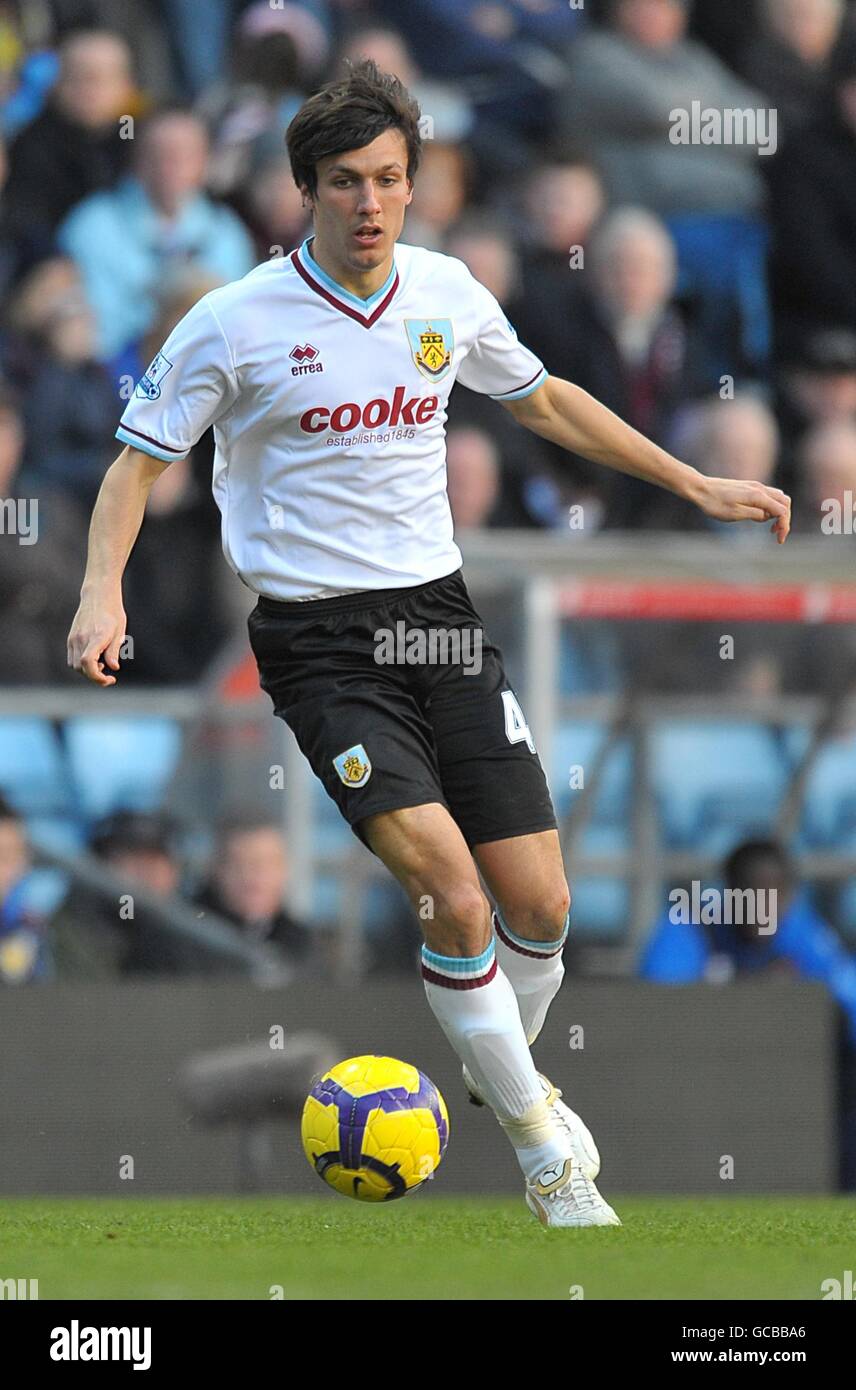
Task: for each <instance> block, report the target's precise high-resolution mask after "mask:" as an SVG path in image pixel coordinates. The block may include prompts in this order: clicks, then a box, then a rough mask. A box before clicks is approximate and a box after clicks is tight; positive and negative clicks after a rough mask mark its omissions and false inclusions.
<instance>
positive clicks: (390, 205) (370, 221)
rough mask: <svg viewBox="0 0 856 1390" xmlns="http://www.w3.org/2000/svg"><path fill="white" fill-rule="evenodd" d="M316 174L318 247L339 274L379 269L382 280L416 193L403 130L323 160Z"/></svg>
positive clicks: (367, 273)
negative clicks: (409, 174)
mask: <svg viewBox="0 0 856 1390" xmlns="http://www.w3.org/2000/svg"><path fill="white" fill-rule="evenodd" d="M317 176H318V190H317V192H316V194H315V198H314V200H313V209H314V212H315V247H314V248H313V249H314V250H315V251H316V252H318V253H320V255H321V256H323V257H326V258H327V260H328V261H330V262H332V263H333V265H334V266H336V267H337V269H338V272H339V275H338V277H337V278H344V277H345V276H351V277H353V276H358V277H363V276H367V275H368V276H371V273H372V272H373V271H378V272H379V274H378V284H382V283H383V281H384V279H385V278H386V275H387V273H388V270H389V265H390V261H391V258H392V252H393V247H394V246H395V242H396V240H397V239H398V237H399V236H400V234H401V228H402V225H403V223H404V214H405V211H406V209H407V205H408V203H409V202H410V200H411V198H412V197H413V186H412V184H411V182H410V180H409V179H408V177H407V143H406V141H405V139H404V136H403V135H402V134H401V131H399V130H385V131H384V133H383V135H379V136H378V137H377V139H376V140H373V141H372V142H371V144H370V145H365V146H364V147H363V148H362V149H360V150H348V151H346V152H345V153H344V154H335V155H330V156H329V157H328V158H327V159H322V160H319V162H318V168H317ZM334 275H335V272H334Z"/></svg>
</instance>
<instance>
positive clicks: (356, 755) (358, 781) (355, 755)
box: [333, 743, 372, 787]
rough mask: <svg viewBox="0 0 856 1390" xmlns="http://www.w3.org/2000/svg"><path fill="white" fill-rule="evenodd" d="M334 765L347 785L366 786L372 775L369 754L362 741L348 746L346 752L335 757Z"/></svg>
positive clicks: (340, 778)
mask: <svg viewBox="0 0 856 1390" xmlns="http://www.w3.org/2000/svg"><path fill="white" fill-rule="evenodd" d="M333 766H334V768H335V769H336V771H337V772H338V774H339V780H340V781H342V782H344V784H345V786H346V787H364V786H365V784H366V782H367V781H368V780H369V778H370V777H371V775H372V765H371V763H370V762H369V755H368V753H367V752H366V750H365V748H364V747H363V745H362V744H361V743H355V744H354V746H353V748H346V749H345V751H344V753H340V754H339V756H338V758H334V759H333Z"/></svg>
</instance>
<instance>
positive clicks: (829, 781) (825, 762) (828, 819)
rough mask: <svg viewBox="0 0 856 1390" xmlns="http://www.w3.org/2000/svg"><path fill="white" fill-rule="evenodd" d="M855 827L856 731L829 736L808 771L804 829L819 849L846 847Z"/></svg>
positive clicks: (812, 843)
mask: <svg viewBox="0 0 856 1390" xmlns="http://www.w3.org/2000/svg"><path fill="white" fill-rule="evenodd" d="M854 826H856V733H853V734H849V735H848V736H846V737H844V738H834V739H830V740H829V742H828V743H826V744H825V746H824V747H823V748H821V750H820V753H819V754H818V757H817V759H816V761H815V763H814V765H813V767H812V769H811V772H810V773H809V777H808V782H807V785H806V795H805V804H804V808H803V818H802V827H801V829H802V832H803V834H804V836H805V839H806V842H807V843H808V844H810V845H811V846H812V847H814V848H818V849H824V848H829V849H834V848H837V847H839V846H844V845H845V844H846V842H847V840H848V838H849V837H850V836H851V834H852V831H853V828H854Z"/></svg>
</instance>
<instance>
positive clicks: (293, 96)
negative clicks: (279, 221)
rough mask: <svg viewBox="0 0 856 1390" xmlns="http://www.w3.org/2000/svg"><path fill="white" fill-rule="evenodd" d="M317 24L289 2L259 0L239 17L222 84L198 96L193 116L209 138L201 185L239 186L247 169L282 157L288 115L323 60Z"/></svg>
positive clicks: (219, 190) (216, 189)
mask: <svg viewBox="0 0 856 1390" xmlns="http://www.w3.org/2000/svg"><path fill="white" fill-rule="evenodd" d="M327 48H328V45H327V36H326V33H325V30H324V26H323V25H322V24H321V23H320V22H319V21H318V20H317V19H316V18H315V17H314V15H312V14H311V13H310V12H309V11H308V10H307V9H305V8H303V7H302V6H300V5H296V4H283V5H282V6H280V7H277V8H272V7H271V6H270V5H268V4H267V3H266V0H262V3H261V4H253V5H251V6H250V7H249V9H247V10H245V12H244V14H243V15H242V16H241V18H240V20H239V22H238V25H237V28H236V30H235V36H234V47H233V50H232V71H231V75H230V77H229V80H228V81H225V82H219V83H217V84H216V85H215V86H213V87H212V88H211V89H210V90H208V91H203V93H202V95H201V96H200V99H199V101H198V103H197V110H198V111H199V114H200V115H201V116H202V117H203V118H204V119H205V121H206V123H207V125H208V128H209V130H210V132H211V157H210V160H209V164H208V187H209V188H210V190H211V192H212V193H216V194H226V193H230V192H234V191H235V190H236V189H238V188H240V187H241V186H242V185H243V184H244V183H245V182H246V180H247V178H248V177H249V175H250V172H251V170H252V168H253V167H254V166H258V164H259V163H261V162H262V161H264V160H270V159H271V158H272V157H273V156H274V155H278V154H281V153H282V149H283V145H284V142H285V131H286V128H287V127H288V124H289V122H290V121H291V119H292V117H293V116H294V115H295V114H296V113H297V111H298V109H299V107H300V106H301V104H302V103H303V101H304V100H305V98H306V95H307V94H308V93H309V91H311V90H312V88H313V86H315V85H316V81H317V78H318V75H319V73H320V71H321V69H322V68H323V66H324V64H325V63H326V60H327Z"/></svg>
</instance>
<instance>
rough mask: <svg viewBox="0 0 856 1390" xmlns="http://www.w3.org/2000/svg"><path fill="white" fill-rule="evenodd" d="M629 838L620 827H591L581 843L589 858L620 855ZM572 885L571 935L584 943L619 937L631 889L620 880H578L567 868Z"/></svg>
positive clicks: (627, 911)
mask: <svg viewBox="0 0 856 1390" xmlns="http://www.w3.org/2000/svg"><path fill="white" fill-rule="evenodd" d="M628 845H629V836H628V832H627V830H626V829H623V828H621V827H620V826H607V825H591V826H589V827H588V829H587V830H586V831H585V833H584V835H583V839H582V846H581V848H582V850H583V851H584V852H586V853H588V854H619V853H623V852H625V851H626V850H627V848H628ZM567 869H568V878H569V881H570V885H571V932H572V933H573V935H574V936H575V937H584V938H585V939H586V940H592V939H605V938H611V937H615V936H622V935H623V934H624V932H625V931H626V930H627V924H628V920H629V915H630V888H629V886H628V885H627V883H626V882H625V881H624V880H623V879H620V878H608V877H602V876H600V875H599V876H597V877H585V878H583V877H579V878H578V877H577V876H576V874H575V873H574V866H573V863H570V864H568V865H567Z"/></svg>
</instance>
